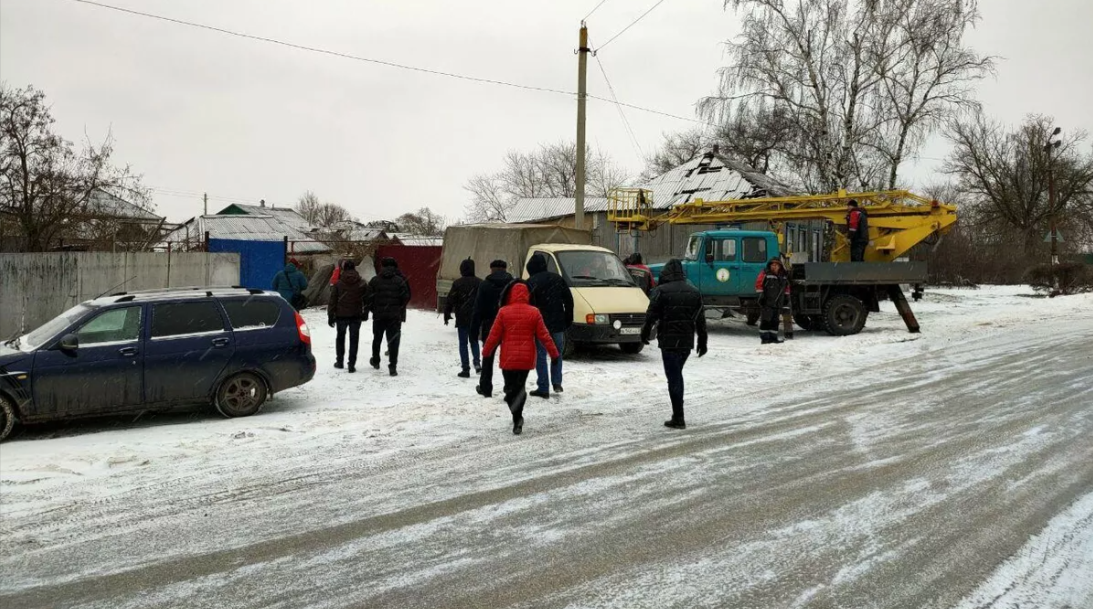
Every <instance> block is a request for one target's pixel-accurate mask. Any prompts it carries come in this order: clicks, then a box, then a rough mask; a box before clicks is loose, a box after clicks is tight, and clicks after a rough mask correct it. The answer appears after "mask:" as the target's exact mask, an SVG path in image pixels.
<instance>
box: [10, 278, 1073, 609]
mask: <svg viewBox="0 0 1093 609" xmlns="http://www.w3.org/2000/svg"><path fill="white" fill-rule="evenodd" d="M932 298H934V299H936V300H934V301H933V302H932V303H931V302H927V303H923V304H922V305H921V306H920V307H918V308H919V312H920V318H921V319H922V321H923V327H924V335H923V337H921V338H912V337H910V336H909V335H907V334H904V333H899V332H898V326H899V320H898V317H896V316H895V315H894V313H891V312H889V313H888V314H887V315H883V314H882V315H880V316H875V317H874V318H871V319H870V325H871V330H872V331H871V332H869V333H866V334H863V335H861V336H860V337H855V338H851V339H832V338H829V337H823V336H813V335H806V336H802V337H801V338H800V339H799V340H797V341H793V343H789V344H787V345H782V346H777V347H760V346H759V345H758V344H757V340H755V337H754V334H753V330H749V329H744V328H743V327H742V326H738V325H731V324H728V325H724V326H720V327H718V328H717V329H716V330H715V331H714V335H713V336H712V337H711V353H710V356H709V357H707V358H704V359H703V360H693V361H692V362H691V363H690V364H689V365H688V366H689V367H688V372H689V373H690V374H689V379H688V380H689V382H690V384H689V388H688V392H689V393H688V420H689V423H690V424H691V428H690V429H688V430H687V431H685V432H671V431H668V430H664V429H663V428H662V427H660V421H661V420H663V419H664V418H665V415H666V414H667V412H666V410H667V409H666V407H664V406H663V402H664V395H663V393H664V390H663V381H662V379H661V378H660V377H659V376H658V375H656V371H657V368H658V362H657V360H656V359H655V355H656V354H655V353H652V354H643V356H642V357H641V358H639V360H638V361H636V362H635V361H633V360H631V359H629V358H625V357H623V356H621V355H617V356H616V355H613V354H607V353H600V354H594V355H590V356H585V357H584V358H583V359H582V360H579V361H575V362H573V363H572V364H570V373H569V374H570V375H569V377H568V380H567V392H566V393H565V394H564V396H563V397H561V398H552V399H551V400H550V401H549V402H541V401H533V402H531V403H530V404H529V412H528V415H527V425H526V428H525V435H524V436H521V437H519V438H514V437H513V436H511V435H509V434H508V432H507V424H506V415H507V411H505V410H504V407H503V405H502V404H501V403H500V402H499V401H497V400H482V399H481V398H476V397H473V396H466V395H463V394H465V393H466V392H467V391H468V386H467V385H466V384H465V383H464V384H460V381H458V380H457V379H454V377H453V378H452V379H447V378H445V379H442V380H437V381H435V382H424V380H418V381H415V380H413V379H414V373H415V371H417V370H420V371H424V370H427V369H429V367H430V366H433V367H435V363H431V362H430V361H429V359H430V358H431V357H433V358H435V357H436V355H437V353H438V349H440V347H437V349H434V348H433V347H431V346H429V343H427V340H428V339H427V338H426V336H428V335H429V334H430V333H432V334H437V335H438V336H436V337H435V339H434V340H436V341H437V345H446V347H444V348H450V342H449V341H450V337H449V336H448V332H447V330H446V329H445V331H444V332H443V333H441V332H439V331H436V330H435V327H436V322H435V320H433V319H431V318H430V319H426V316H424V315H423V316H421V317H420V318H419V319H415V320H411V321H412V324H413V323H414V322H420V323H419V324H418V325H419V326H425V327H424V328H422V330H421V335H419V341H420V343H419V344H421V345H422V349H421V351H420V353H419V355H418V356H417V357H418V358H419V359H418V360H417V361H416V362H415V361H414V360H409V361H408V362H407V365H406V366H404V371H403V377H400V381H399V382H395V381H392V380H389V379H386V378H381V377H368V376H367V375H357V378H355V379H354V380H353V381H352V383H349V381H347V380H346V379H347V377H345V376H338V377H333V373H330V372H328V373H324V375H325V376H324V377H323V378H320V379H319V380H317V381H316V383H315V384H313V386H310V387H312V388H311V389H307V388H305V390H304V391H303V392H300V394H302V395H296V396H294V395H293V394H291V393H286V394H285V395H284V396H282V397H281V398H280V399H279V400H278V402H279V403H280V404H278V405H277V406H273V405H271V408H270V410H269V411H268V412H267V413H265V414H263V415H261V416H259V417H255V418H254V419H252V420H249V421H226V422H225V421H212V420H205V419H198V420H196V421H194V420H193V418H192V417H191V418H175V419H172V418H166V419H161V420H158V421H155V422H153V423H150V424H148V425H147V426H143V427H142V426H140V425H139V424H138V425H137V426H136V428H131V429H124V430H118V431H116V430H107V431H104V430H98V429H93V430H84V431H85V432H87V433H82V434H81V433H77V434H75V435H68V434H67V432H66V433H62V434H59V435H60V436H61V437H57V438H51V437H49V436H48V435H46V436H44V437H36V436H34V434H33V432H32V433H30V434H28V437H26V438H25V439H23V440H20V441H16V442H12V443H9V444H6V445H4V446H3V448H2V449H0V472H2V474H3V477H2V482H3V486H2V487H0V516H2V517H3V520H2V522H0V528H2V531H3V540H2V543H0V605H2V606H5V607H7V606H11V607H58V606H66V607H165V606H178V607H344V606H363V607H430V608H434V607H620V608H631V607H657V608H660V607H939V608H941V607H960V609H965V608H967V609H971V608H999V609H1000V608H1011V607H1012V608H1017V607H1055V608H1058V609H1063V608H1071V609H1076V608H1079V607H1093V580H1091V578H1090V577H1089V573H1090V572H1093V307H1091V306H1090V305H1091V304H1093V299H1091V298H1089V297H1082V298H1081V299H1071V300H1069V301H1064V300H1063V299H1058V300H1056V301H1033V300H1031V299H1025V298H1015V297H1013V295H1012V294H991V293H983V294H977V293H961V292H955V293H951V294H936V295H933V296H932ZM972 312H974V313H975V314H974V315H971V314H969V313H972ZM408 327H412V325H411V326H408ZM324 330H325V328H324ZM408 338H410V339H413V338H414V337H412V336H409V337H408ZM317 340H322V335H321V334H320V336H318V337H317ZM453 372H454V370H453ZM407 383H409V386H408V385H407ZM314 385H317V387H316V386H314ZM308 391H310V392H311V393H308ZM455 391H458V392H459V394H457V395H453V392H455ZM347 393H348V395H346V394H347ZM361 402H364V403H365V405H366V407H367V408H368V410H364V409H362V407H361V406H359V404H360V403H361ZM350 403H351V404H357V405H356V406H353V407H352V408H350V406H349V405H348V404H350ZM328 408H329V410H327V409H328ZM305 413H306V414H305ZM346 413H349V415H350V418H347V417H346ZM370 418H371V420H369V419H370ZM377 422H381V424H380V425H377ZM225 426H227V427H225ZM302 428H306V431H305V430H304V429H302ZM90 431H98V432H99V433H90ZM248 434H249V435H248Z"/></svg>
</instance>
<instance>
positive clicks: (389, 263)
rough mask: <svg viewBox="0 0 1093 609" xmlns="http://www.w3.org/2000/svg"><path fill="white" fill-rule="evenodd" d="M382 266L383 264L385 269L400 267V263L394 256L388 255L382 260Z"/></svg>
mask: <svg viewBox="0 0 1093 609" xmlns="http://www.w3.org/2000/svg"><path fill="white" fill-rule="evenodd" d="M380 266H382V267H383V268H385V269H386V268H391V269H397V268H398V263H397V262H395V259H394V258H390V257H388V258H384V259H383V261H382V262H380Z"/></svg>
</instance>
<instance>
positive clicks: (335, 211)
mask: <svg viewBox="0 0 1093 609" xmlns="http://www.w3.org/2000/svg"><path fill="white" fill-rule="evenodd" d="M292 209H293V210H295V211H296V213H298V214H300V215H301V216H302V217H303V218H304V220H306V221H307V223H308V224H309V225H311V226H314V227H316V228H319V229H323V230H330V229H332V228H334V227H335V226H336V225H338V224H340V223H342V222H346V221H348V220H352V219H353V214H351V213H349V210H347V209H345V208H344V207H342V206H341V205H338V204H337V203H323V202H320V201H319V197H318V196H317V195H316V194H315V193H314V192H312V191H310V190H308V191H306V192H304V194H302V195H300V198H299V199H297V201H296V205H295V206H294V207H293V208H292Z"/></svg>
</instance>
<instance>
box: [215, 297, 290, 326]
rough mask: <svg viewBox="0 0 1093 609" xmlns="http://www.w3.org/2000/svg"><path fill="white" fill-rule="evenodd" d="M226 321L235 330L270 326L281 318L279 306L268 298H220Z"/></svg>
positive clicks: (274, 324)
mask: <svg viewBox="0 0 1093 609" xmlns="http://www.w3.org/2000/svg"><path fill="white" fill-rule="evenodd" d="M220 304H222V305H224V310H225V311H227V312H228V321H229V322H231V325H232V328H233V329H235V330H255V329H258V328H272V327H273V326H276V325H277V320H278V319H280V318H281V307H280V306H278V304H277V303H275V302H271V301H270V300H268V299H258V298H251V299H248V300H222V301H220Z"/></svg>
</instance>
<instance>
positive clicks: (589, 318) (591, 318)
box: [584, 313, 611, 325]
mask: <svg viewBox="0 0 1093 609" xmlns="http://www.w3.org/2000/svg"><path fill="white" fill-rule="evenodd" d="M584 321H585V323H587V324H604V325H606V324H609V323H611V322H610V321H609V320H608V319H607V316H606V315H593V314H592V313H589V314H588V315H585V316H584Z"/></svg>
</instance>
